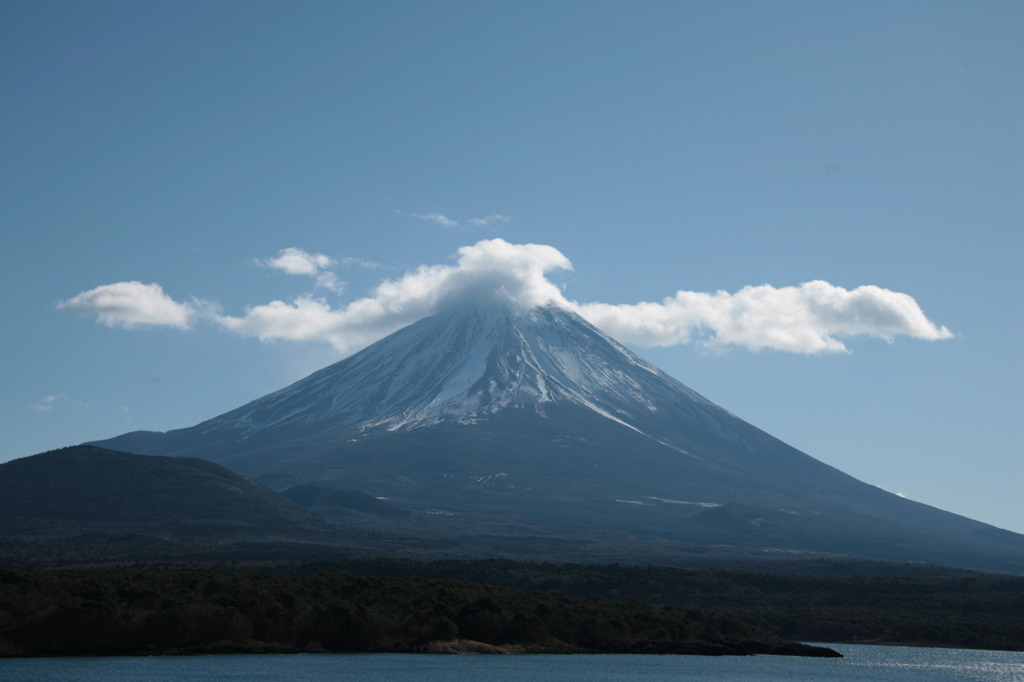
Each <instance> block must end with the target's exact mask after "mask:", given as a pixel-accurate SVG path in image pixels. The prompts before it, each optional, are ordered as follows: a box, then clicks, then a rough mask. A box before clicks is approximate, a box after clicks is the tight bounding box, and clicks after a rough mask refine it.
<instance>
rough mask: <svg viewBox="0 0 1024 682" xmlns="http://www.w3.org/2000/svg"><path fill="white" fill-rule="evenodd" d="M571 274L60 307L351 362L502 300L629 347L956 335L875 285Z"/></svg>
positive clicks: (480, 269) (130, 286)
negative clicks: (626, 296) (369, 348)
mask: <svg viewBox="0 0 1024 682" xmlns="http://www.w3.org/2000/svg"><path fill="white" fill-rule="evenodd" d="M288 251H289V250H288V249H285V250H284V251H282V252H281V254H280V255H279V258H280V257H282V256H284V255H286V252H288ZM294 251H295V252H299V251H300V250H298V249H294ZM301 253H302V254H305V252H301ZM293 255H294V254H293ZM306 255H307V256H308V255H309V254H306ZM316 255H317V256H322V254H316ZM311 258H312V256H311ZM323 259H327V257H326V256H323ZM300 260H301V259H300ZM347 260H348V259H346V261H343V262H346V264H347ZM327 261H329V262H330V263H333V262H334V261H331V260H330V259H327ZM327 261H324V260H321V261H319V262H327ZM293 262H298V261H293ZM312 264H313V266H315V268H316V269H314V271H313V273H312V274H314V275H316V276H318V277H320V278H323V277H324V276H325V275H331V276H332V277H333V275H332V274H331V273H329V272H323V271H321V270H320V269H321V268H323V267H327V266H326V265H318V264H317V261H312ZM571 269H572V264H571V263H570V261H569V259H568V258H566V257H565V256H564V255H563V254H562V253H561V252H560V251H558V250H557V249H555V248H554V247H551V246H546V245H543V244H511V243H509V242H507V241H504V240H502V239H486V240H482V241H479V242H477V243H476V244H473V245H471V246H464V247H462V248H460V249H459V251H458V259H457V261H456V263H455V264H453V265H422V266H420V267H419V268H417V269H415V270H412V271H410V272H407V273H406V274H404V275H402V276H401V277H398V278H395V279H388V280H385V281H383V282H382V283H381V284H380V285H378V286H377V288H376V289H375V290H374V291H373V292H372V293H371V294H370V295H369V296H367V297H365V298H361V299H358V300H355V301H352V302H350V303H348V304H346V305H344V306H340V307H334V306H332V305H331V304H330V303H328V302H327V301H325V300H324V299H322V298H317V297H315V296H313V295H312V294H306V295H303V296H300V297H298V298H296V299H294V300H292V301H291V302H286V301H281V300H274V301H270V302H269V303H265V304H262V305H255V306H251V307H249V308H247V309H246V310H245V311H244V314H242V315H239V316H226V315H220V314H219V313H218V312H217V311H216V310H214V309H213V308H212V306H210V304H203V303H202V302H199V301H193V302H192V303H189V304H183V303H177V302H175V301H173V300H172V299H170V298H169V297H168V296H166V295H165V294H164V293H163V290H162V289H161V288H160V287H159V285H156V284H150V285H143V284H140V283H139V282H120V283H117V284H109V285H105V286H102V287H97V288H96V289H93V290H91V291H88V292H85V293H83V294H79V295H78V296H76V297H75V298H73V299H71V300H69V301H67V302H65V303H62V304H60V306H59V307H60V308H61V309H62V310H69V311H72V312H79V313H91V314H95V315H97V316H98V317H99V319H100V321H101V322H103V323H105V324H108V325H110V326H123V327H134V326H142V325H166V326H177V327H182V328H184V327H187V326H188V325H189V322H190V321H191V320H192V319H194V318H197V317H204V318H207V319H209V320H211V321H213V322H215V323H216V324H219V325H221V326H222V327H224V328H226V329H228V330H230V331H232V332H234V333H236V334H240V335H243V336H254V337H257V338H259V339H262V340H264V341H271V340H275V339H286V340H293V341H327V342H329V343H330V344H331V345H333V346H334V348H335V349H336V350H337V351H338V352H339V353H342V354H347V353H351V352H353V351H356V350H359V349H360V348H362V347H364V346H366V345H368V344H370V343H372V342H374V341H376V340H378V339H380V338H382V337H383V336H385V335H387V334H389V333H391V332H393V331H395V330H397V329H399V328H401V327H403V326H405V325H407V324H411V323H412V322H415V321H416V320H419V319H421V318H423V317H426V316H428V315H432V314H434V313H437V312H440V311H443V310H447V309H452V308H455V307H458V306H463V305H467V304H473V303H490V302H495V301H497V302H500V303H503V304H506V305H510V306H513V307H516V308H520V309H524V308H531V307H537V306H541V305H547V304H554V305H558V306H561V307H565V308H568V309H570V310H574V311H576V312H578V313H579V314H580V315H582V316H583V317H585V318H587V319H588V320H589V321H590V322H592V323H593V324H595V325H596V326H598V327H600V328H602V329H604V330H605V331H606V332H608V333H609V334H611V335H612V336H613V337H615V338H618V339H619V340H621V341H624V342H627V343H634V344H638V345H648V346H671V345H676V344H686V343H697V344H700V345H703V346H705V347H708V348H717V349H726V348H730V347H737V348H746V349H749V350H762V349H771V350H778V351H785V352H792V353H804V354H815V353H843V352H848V349H847V347H846V345H845V343H844V342H843V339H846V338H849V337H853V336H872V337H877V338H882V339H885V340H892V339H893V338H895V337H896V336H909V337H912V338H917V339H925V340H938V339H946V338H950V337H951V336H952V334H951V333H950V331H949V330H948V329H946V328H945V327H941V326H937V325H935V324H933V323H932V322H931V321H930V320H928V318H927V317H926V316H925V314H924V312H923V311H922V310H921V308H920V307H919V306H918V304H917V302H916V301H915V300H914V299H913V298H912V297H911V296H909V295H907V294H904V293H900V292H897V291H891V290H888V289H883V288H881V287H877V286H872V285H868V286H861V287H857V288H855V289H852V290H847V289H844V288H842V287H837V286H834V285H832V284H829V283H828V282H824V281H813V282H805V283H803V284H800V285H797V286H787V287H781V288H776V287H773V286H771V285H767V284H764V285H760V286H748V287H744V288H742V289H740V290H739V291H737V292H735V293H728V292H725V291H716V292H714V293H708V292H695V291H678V292H676V293H675V294H674V295H673V296H669V297H667V298H665V299H664V300H663V301H661V302H660V303H657V302H641V303H636V304H628V305H610V304H606V303H578V302H576V301H571V300H568V299H566V298H565V297H564V296H563V295H562V292H561V290H560V289H559V288H558V286H557V285H556V284H555V283H553V282H552V281H551V280H550V279H548V275H549V273H551V272H554V271H558V270H571ZM307 274H309V273H307ZM320 285H321V287H322V288H332V285H333V286H339V285H340V283H338V282H337V281H336V280H333V281H332V282H323V281H321V282H320Z"/></svg>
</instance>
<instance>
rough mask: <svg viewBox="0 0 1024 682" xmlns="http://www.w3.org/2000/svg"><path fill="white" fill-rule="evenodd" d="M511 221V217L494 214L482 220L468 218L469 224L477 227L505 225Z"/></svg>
mask: <svg viewBox="0 0 1024 682" xmlns="http://www.w3.org/2000/svg"><path fill="white" fill-rule="evenodd" d="M510 220H512V217H511V216H507V215H500V214H494V215H489V216H486V217H484V218H470V219H469V222H470V223H472V224H473V225H476V226H477V227H487V226H488V225H494V224H496V223H507V222H509V221H510Z"/></svg>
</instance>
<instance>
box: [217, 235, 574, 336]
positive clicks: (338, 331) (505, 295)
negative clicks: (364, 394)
mask: <svg viewBox="0 0 1024 682" xmlns="http://www.w3.org/2000/svg"><path fill="white" fill-rule="evenodd" d="M571 267H572V265H571V264H570V263H569V259H567V258H566V257H565V256H563V255H562V254H561V253H560V252H559V251H558V250H557V249H555V248H553V247H551V246H545V245H542V244H510V243H508V242H506V241H504V240H502V239H492V240H484V241H481V242H477V243H476V244H474V245H472V246H464V247H462V248H461V249H459V259H458V262H457V263H456V264H455V265H432V266H420V267H419V268H417V269H416V270H414V271H412V272H409V273H406V274H405V275H404V276H402V277H400V278H398V279H395V280H386V281H384V282H383V283H381V284H380V285H379V286H378V287H377V288H376V289H375V290H374V292H373V294H372V295H371V296H368V297H366V298H362V299H359V300H356V301H353V302H352V303H349V304H348V305H347V306H344V307H342V308H332V307H331V306H330V305H329V304H327V303H326V302H325V301H323V300H320V299H315V298H311V297H308V296H304V297H300V298H297V299H295V300H294V301H292V302H291V303H286V302H284V301H271V302H270V303H267V304H265V305H260V306H254V307H251V308H249V309H247V310H246V312H245V315H244V316H242V317H221V318H219V321H220V323H221V324H222V325H224V326H225V327H226V328H228V329H230V330H232V331H234V332H236V333H239V334H243V335H246V336H256V337H258V338H260V339H262V340H265V341H267V340H272V339H291V340H326V341H329V342H330V343H331V344H332V345H333V346H334V347H335V348H336V349H337V350H338V351H339V352H341V353H350V352H352V351H355V350H358V349H359V348H362V347H364V346H366V345H368V344H369V343H372V342H374V341H376V340H377V339H380V338H382V337H383V336H386V335H387V334H390V333H391V332H393V331H395V330H397V329H400V328H401V327H404V326H405V325H407V324H411V323H412V322H415V321H416V320H418V319H420V318H423V317H426V316H427V315H432V314H434V313H436V312H438V311H440V310H443V309H447V308H452V307H455V306H459V305H466V304H470V303H474V302H478V303H488V302H492V301H499V302H502V303H505V304H508V305H512V306H517V307H526V308H528V307H535V306H539V305H544V304H547V303H556V304H564V303H565V300H564V299H563V298H562V295H561V292H560V291H559V290H558V287H556V286H555V285H554V284H553V283H551V282H550V281H549V280H548V279H547V277H546V276H545V273H547V272H548V271H550V270H555V269H569V268H571Z"/></svg>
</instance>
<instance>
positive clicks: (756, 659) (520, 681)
mask: <svg viewBox="0 0 1024 682" xmlns="http://www.w3.org/2000/svg"><path fill="white" fill-rule="evenodd" d="M826 646H829V647H831V648H833V649H835V650H837V651H839V652H840V653H842V654H843V656H845V658H841V659H825V658H792V657H785V656H749V657H746V656H744V657H737V656H725V657H710V656H629V655H601V656H593V655H568V656H562V655H516V656H501V655H498V656H486V655H456V656H445V655H420V654H299V655H233V656H167V657H152V658H131V657H113V658H20V659H0V679H2V680H4V682H71V681H72V680H73V681H75V682H126V681H128V680H132V681H135V680H146V681H158V680H203V681H210V682H214V681H220V680H244V681H246V682H257V681H259V680H268V681H269V680H274V681H276V680H284V679H287V680H289V682H326V681H328V680H345V681H349V680H351V681H356V682H358V681H360V680H388V682H411V681H413V680H416V681H417V682H433V681H436V682H442V681H444V682H448V681H449V680H474V681H478V680H489V681H497V682H500V681H504V680H507V681H509V682H525V681H526V680H558V681H559V682H593V681H594V680H613V681H617V682H626V681H628V680H707V679H714V680H715V681H716V682H741V681H742V682H747V681H751V680H780V681H781V680H786V681H799V680H829V682H854V681H867V680H894V681H896V682H899V681H901V680H928V681H929V682H946V681H961V680H976V681H989V680H992V681H999V682H1009V681H1011V680H1016V681H1024V652H1008V651H971V650H964V649H922V648H910V647H881V646H864V645H850V644H828V645H826Z"/></svg>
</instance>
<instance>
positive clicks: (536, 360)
mask: <svg viewBox="0 0 1024 682" xmlns="http://www.w3.org/2000/svg"><path fill="white" fill-rule="evenodd" d="M680 390H681V391H683V392H684V393H685V394H686V396H687V397H688V398H689V400H691V401H695V402H697V403H706V401H705V400H704V399H703V398H701V397H700V396H699V395H697V394H696V393H693V392H692V391H690V390H689V389H687V388H685V387H684V386H683V385H682V384H680V383H679V382H677V381H675V380H674V379H672V378H671V377H668V376H667V375H665V374H664V373H662V372H661V371H660V370H658V369H657V368H655V367H654V366H652V365H650V364H648V363H647V362H645V361H644V360H642V359H640V358H639V357H637V356H636V355H634V354H633V353H631V352H630V351H628V350H626V349H625V348H623V347H622V346H621V345H619V344H618V343H617V342H615V341H614V340H612V339H611V338H609V337H608V336H606V335H605V334H603V333H602V332H600V331H599V330H597V329H595V328H594V327H592V326H591V325H590V324H589V323H587V322H586V321H584V320H583V319H582V318H580V317H579V316H577V315H576V314H574V313H572V312H570V311H567V310H564V309H561V308H557V307H554V306H547V307H542V308H533V309H529V310H515V309H512V308H507V307H501V306H486V307H484V306H475V307H471V308H469V309H464V310H460V311H455V312H449V313H443V314H440V315H435V316H433V317H429V318H426V319H423V320H420V321H419V322H417V323H416V324H413V325H410V326H409V327H406V328H404V329H401V330H399V331H398V332H395V333H394V334H392V335H391V336H389V337H387V338H385V339H382V340H381V341H379V342H377V343H376V344H374V345H372V346H370V347H368V348H366V349H364V350H363V351H360V352H359V353H356V354H355V355H353V356H351V357H349V358H346V359H345V360H342V361H340V362H338V363H336V364H334V365H331V366H330V367H327V368H325V369H323V370H320V371H319V372H316V373H314V374H312V375H310V376H309V377H307V378H305V379H303V380H301V381H299V382H296V383H295V384H292V385H291V386H289V387H287V388H284V389H282V390H280V391H277V392H276V393H272V394H270V395H267V396H265V397H263V398H260V399H258V400H256V401H254V402H252V403H249V404H248V405H245V406H243V407H241V408H239V409H237V410H234V411H232V412H229V413H227V414H225V415H222V416H221V417H218V418H216V419H214V420H212V422H208V423H207V427H208V428H211V429H212V428H217V427H218V426H226V425H229V424H230V425H231V426H233V427H235V428H239V427H240V428H242V430H243V431H244V432H247V433H253V432H255V431H260V430H263V429H273V428H280V427H285V426H301V427H302V428H304V429H307V430H308V429H312V430H328V429H334V428H338V427H344V426H353V425H360V426H363V427H365V428H374V427H383V428H387V429H389V430H395V429H412V428H417V427H422V426H429V425H433V424H437V423H440V422H444V421H450V422H456V423H474V422H477V421H479V420H481V419H484V418H486V417H487V416H489V415H493V414H495V413H497V412H499V411H501V410H504V409H509V408H519V409H529V410H533V411H536V412H537V413H539V414H541V415H543V414H544V413H545V410H546V409H547V408H548V406H550V405H551V404H557V403H568V404H574V405H577V406H581V407H585V408H587V409H589V410H592V411H593V412H595V413H597V414H600V415H601V416H603V417H605V418H607V419H610V420H612V421H615V422H618V423H619V424H622V425H624V426H627V427H629V428H631V429H633V430H636V431H641V432H643V430H644V428H643V426H642V422H643V421H645V419H644V417H648V418H649V417H650V415H651V414H652V413H655V412H657V410H658V402H659V399H664V398H665V397H666V393H669V394H675V393H678V392H679V391H680ZM676 398H678V396H676ZM673 402H677V401H676V400H674V401H673Z"/></svg>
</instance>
